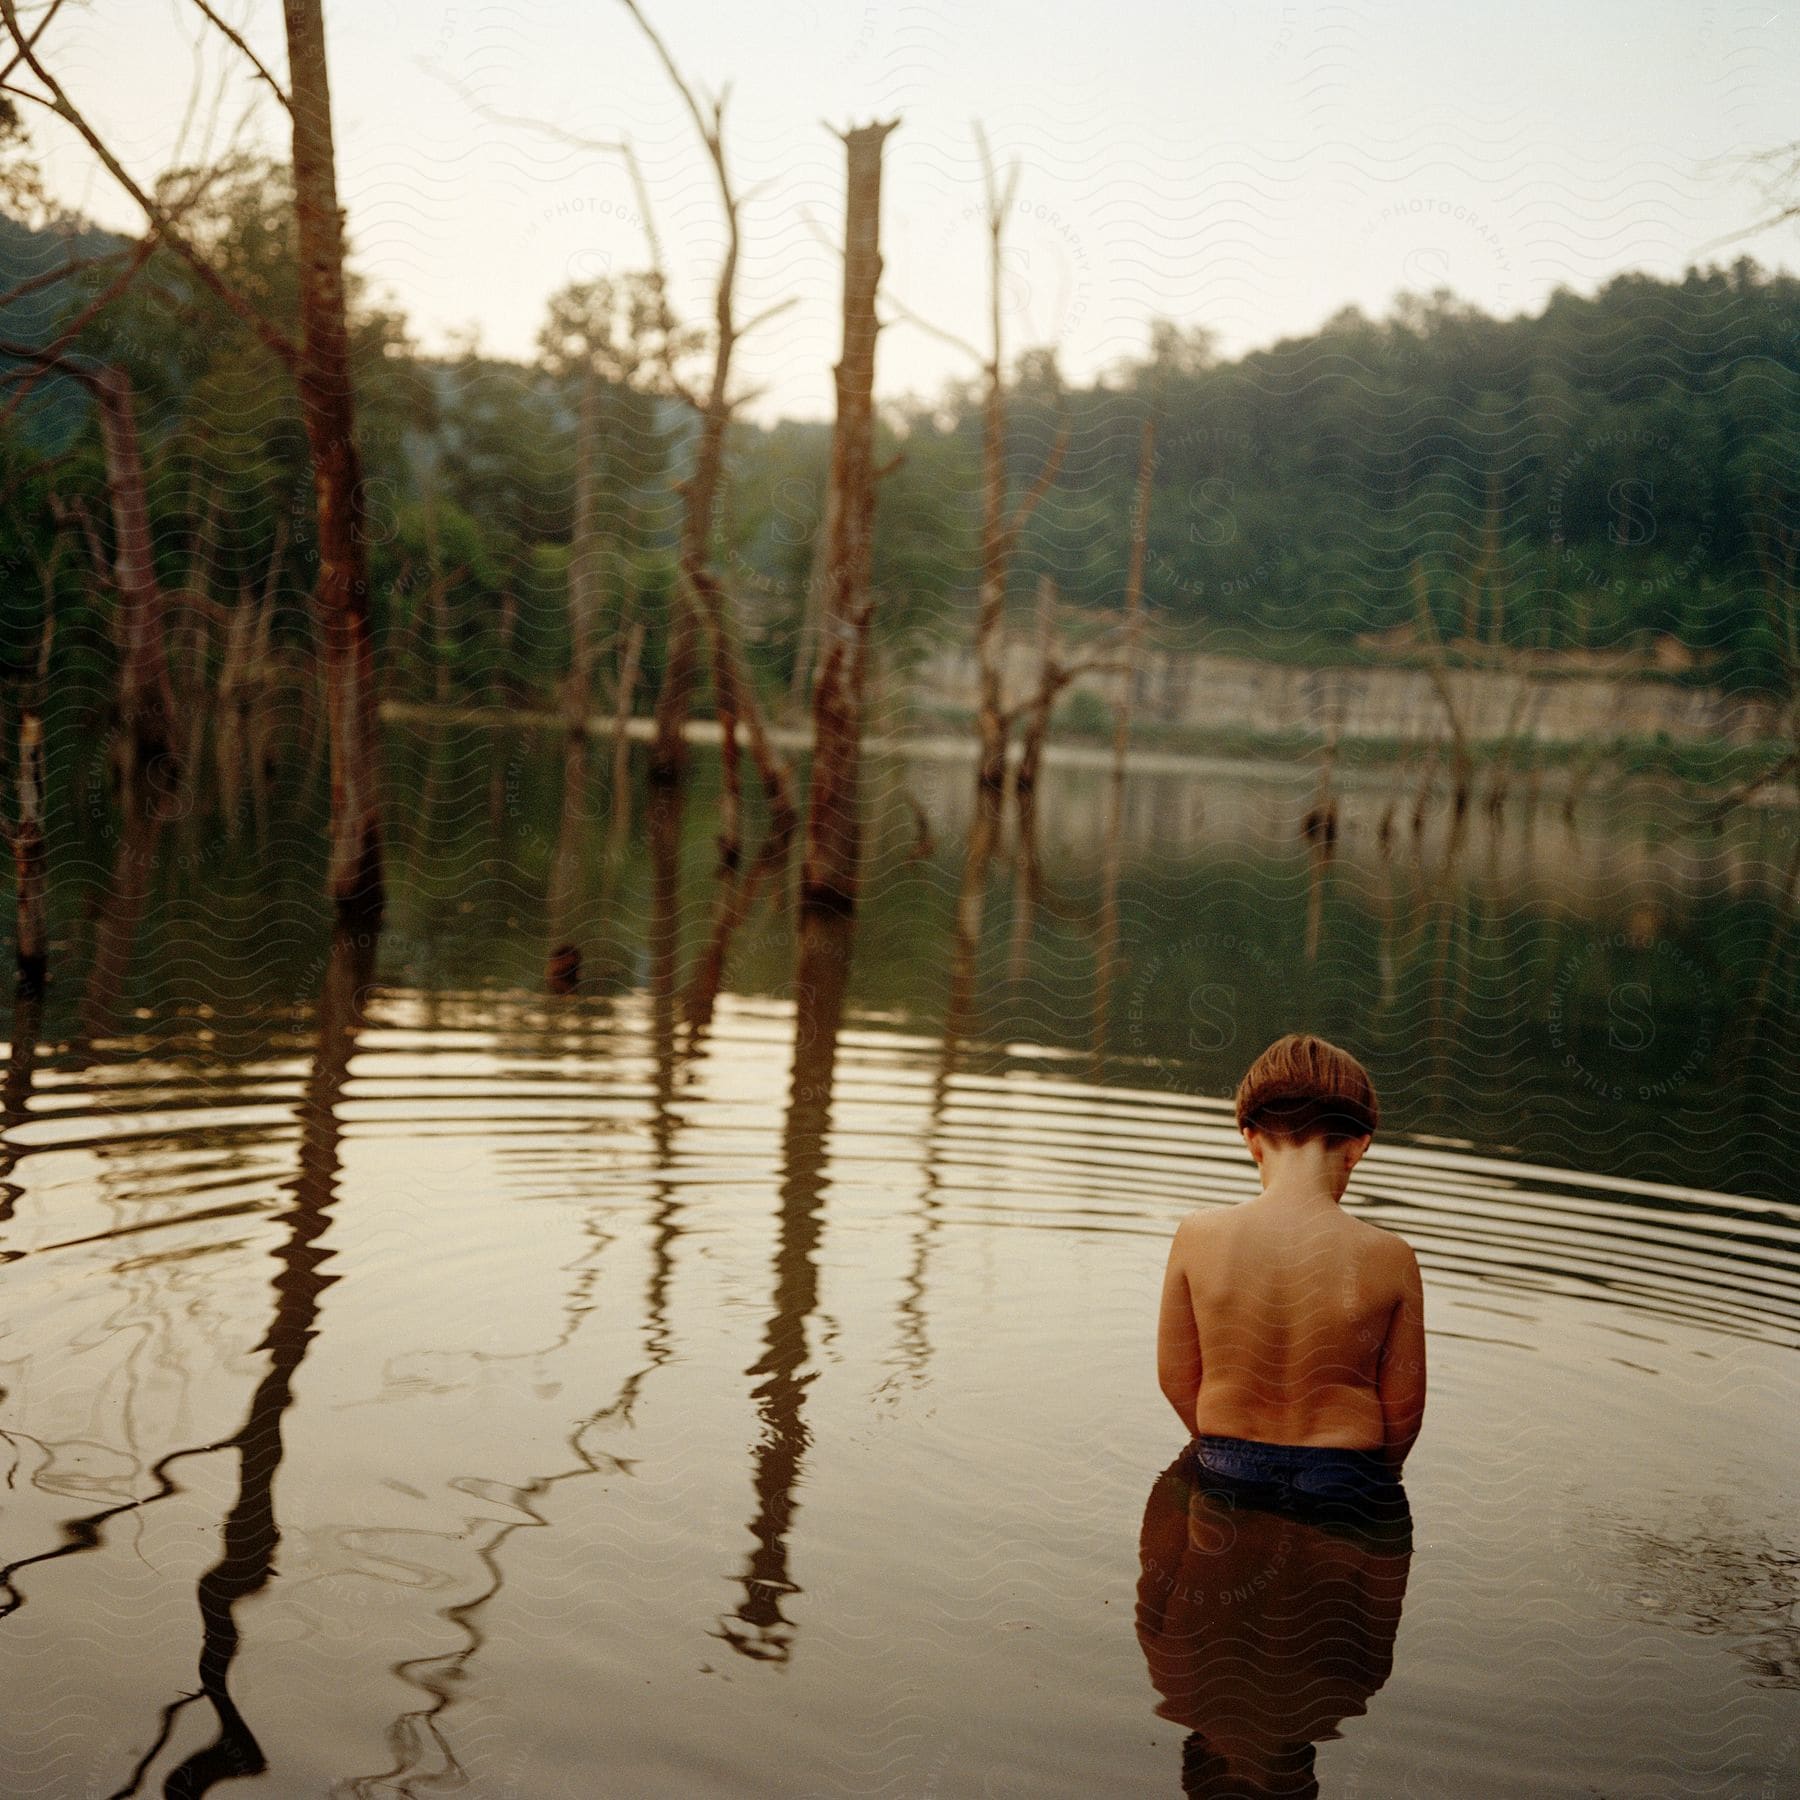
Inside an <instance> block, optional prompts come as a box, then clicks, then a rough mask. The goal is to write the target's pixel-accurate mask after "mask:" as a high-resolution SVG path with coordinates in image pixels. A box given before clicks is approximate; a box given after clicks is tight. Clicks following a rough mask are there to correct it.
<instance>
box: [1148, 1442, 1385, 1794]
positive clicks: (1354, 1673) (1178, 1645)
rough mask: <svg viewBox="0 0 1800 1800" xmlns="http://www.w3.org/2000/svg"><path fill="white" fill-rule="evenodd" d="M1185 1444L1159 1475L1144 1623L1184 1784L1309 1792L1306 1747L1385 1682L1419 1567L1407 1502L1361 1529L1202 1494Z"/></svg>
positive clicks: (1323, 1513)
mask: <svg viewBox="0 0 1800 1800" xmlns="http://www.w3.org/2000/svg"><path fill="white" fill-rule="evenodd" d="M1213 1485H1214V1484H1213V1483H1212V1481H1211V1478H1210V1477H1209V1476H1207V1474H1206V1472H1205V1470H1204V1469H1203V1468H1202V1467H1201V1466H1200V1464H1199V1462H1198V1459H1197V1457H1196V1455H1195V1452H1194V1449H1193V1447H1192V1446H1190V1447H1189V1448H1188V1449H1185V1450H1183V1451H1182V1453H1181V1455H1180V1456H1179V1457H1177V1458H1176V1460H1175V1461H1174V1462H1173V1463H1172V1464H1171V1465H1170V1466H1169V1467H1168V1468H1167V1469H1165V1470H1164V1471H1163V1472H1162V1474H1161V1475H1159V1476H1158V1477H1157V1479H1156V1485H1155V1487H1153V1488H1152V1489H1151V1491H1150V1500H1149V1504H1148V1505H1147V1506H1146V1507H1145V1509H1144V1526H1143V1532H1142V1534H1141V1537H1140V1541H1139V1559H1140V1564H1141V1572H1140V1575H1139V1580H1138V1604H1137V1629H1138V1642H1139V1643H1140V1644H1141V1645H1142V1646H1143V1650H1144V1659H1145V1661H1146V1662H1147V1663H1148V1665H1149V1669H1150V1680H1151V1682H1152V1683H1153V1684H1154V1686H1155V1688H1156V1690H1157V1692H1158V1693H1159V1694H1161V1695H1162V1697H1163V1698H1162V1704H1161V1705H1160V1706H1159V1707H1158V1708H1157V1709H1156V1710H1157V1713H1158V1715H1159V1716H1160V1717H1162V1718H1165V1719H1169V1720H1172V1721H1173V1722H1174V1723H1176V1724H1178V1725H1185V1726H1187V1727H1188V1728H1189V1730H1190V1731H1191V1732H1192V1734H1193V1735H1192V1736H1191V1737H1189V1739H1188V1740H1187V1743H1186V1745H1185V1746H1184V1748H1183V1751H1182V1789H1183V1792H1184V1793H1187V1794H1189V1795H1196V1796H1207V1797H1208V1800H1227V1797H1228V1796H1229V1797H1230V1800H1261V1797H1263V1796H1268V1797H1270V1800H1273V1797H1274V1796H1280V1797H1281V1800H1309V1797H1310V1796H1313V1795H1316V1794H1317V1793H1318V1791H1319V1784H1318V1780H1317V1777H1316V1776H1315V1774H1314V1772H1313V1755H1314V1747H1315V1746H1316V1745H1317V1744H1319V1743H1320V1742H1322V1741H1324V1740H1325V1739H1327V1738H1334V1737H1336V1736H1338V1735H1339V1734H1338V1730H1337V1727H1338V1725H1339V1724H1340V1723H1341V1722H1342V1721H1343V1720H1345V1719H1349V1718H1355V1717H1357V1716H1358V1715H1359V1714H1361V1713H1362V1712H1363V1711H1364V1710H1365V1709H1366V1707H1367V1705H1368V1700H1369V1697H1370V1695H1372V1694H1373V1693H1374V1692H1375V1691H1376V1689H1378V1688H1379V1687H1380V1686H1381V1684H1382V1683H1383V1682H1384V1681H1386V1680H1387V1677H1388V1671H1389V1670H1390V1669H1391V1668H1392V1667H1393V1660H1394V1634H1395V1632H1396V1631H1397V1630H1398V1629H1399V1626H1400V1607H1401V1603H1402V1601H1403V1600H1404V1598H1405V1595H1406V1576H1407V1569H1408V1566H1409V1564H1410V1562H1411V1560H1412V1537H1411V1523H1410V1520H1409V1519H1408V1517H1407V1515H1406V1512H1405V1502H1404V1499H1403V1498H1402V1499H1400V1500H1399V1503H1398V1506H1397V1508H1390V1509H1389V1510H1388V1515H1387V1517H1386V1519H1385V1520H1384V1522H1383V1523H1382V1524H1381V1525H1380V1526H1379V1527H1376V1528H1367V1527H1363V1526H1358V1525H1351V1524H1346V1523H1342V1522H1336V1523H1327V1522H1324V1521H1325V1520H1326V1518H1327V1515H1328V1513H1329V1511H1330V1509H1329V1508H1324V1509H1320V1510H1317V1511H1315V1512H1314V1513H1313V1515H1312V1516H1311V1517H1310V1518H1309V1517H1303V1516H1300V1515H1299V1513H1297V1512H1296V1511H1294V1510H1284V1509H1281V1508H1267V1507H1263V1506H1257V1505H1249V1504H1246V1503H1245V1501H1244V1499H1243V1497H1242V1496H1241V1495H1238V1494H1235V1493H1225V1492H1219V1491H1209V1490H1210V1489H1212V1487H1213Z"/></svg>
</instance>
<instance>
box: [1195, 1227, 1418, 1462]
mask: <svg viewBox="0 0 1800 1800" xmlns="http://www.w3.org/2000/svg"><path fill="white" fill-rule="evenodd" d="M1167 1279H1168V1281H1169V1282H1170V1283H1171V1284H1173V1285H1174V1287H1175V1290H1176V1291H1175V1292H1174V1293H1172V1294H1170V1295H1169V1296H1167V1304H1168V1306H1169V1307H1170V1308H1171V1309H1172V1310H1182V1309H1184V1310H1185V1312H1186V1315H1187V1322H1188V1324H1189V1327H1190V1329H1191V1332H1192V1345H1193V1352H1194V1355H1195V1357H1196V1360H1197V1362H1198V1365H1199V1366H1198V1377H1199V1379H1198V1385H1197V1392H1196V1398H1195V1406H1194V1418H1193V1429H1194V1431H1195V1432H1196V1433H1197V1434H1199V1435H1202V1436H1211V1437H1235V1438H1250V1439H1254V1440H1256V1441H1259V1442H1262V1443H1271V1444H1316V1445H1331V1446H1333V1447H1336V1448H1339V1449H1347V1450H1360V1449H1380V1448H1383V1447H1386V1446H1389V1445H1395V1447H1398V1446H1397V1440H1398V1439H1399V1438H1400V1437H1403V1436H1405V1434H1406V1429H1407V1426H1408V1424H1409V1423H1412V1422H1411V1421H1410V1420H1409V1418H1408V1414H1409V1413H1410V1412H1411V1411H1412V1410H1414V1409H1415V1407H1422V1405H1423V1397H1424V1396H1423V1386H1424V1382H1423V1375H1424V1330H1423V1316H1422V1311H1421V1304H1420V1302H1421V1296H1420V1287H1419V1269H1418V1263H1417V1261H1416V1259H1415V1258H1414V1256H1413V1253H1412V1250H1411V1248H1410V1246H1409V1245H1407V1243H1406V1242H1405V1241H1404V1240H1403V1239H1401V1238H1398V1237H1396V1236H1395V1235H1394V1234H1393V1233H1392V1232H1388V1231H1383V1230H1382V1229H1381V1228H1380V1227H1379V1226H1375V1225H1369V1224H1365V1223H1364V1222H1363V1221H1362V1220H1360V1219H1353V1218H1351V1217H1350V1216H1349V1215H1348V1214H1346V1213H1344V1212H1342V1211H1341V1210H1340V1209H1339V1207H1338V1205H1337V1203H1336V1202H1335V1201H1330V1202H1326V1201H1319V1200H1313V1199H1303V1200H1294V1199H1285V1200H1284V1199H1282V1198H1277V1197H1272V1196H1270V1195H1267V1194H1265V1195H1263V1196H1261V1197H1259V1198H1257V1199H1255V1200H1250V1201H1246V1202H1244V1203H1243V1204H1241V1205H1238V1206H1233V1207H1230V1208H1226V1209H1222V1210H1220V1211H1217V1212H1204V1213H1193V1214H1191V1215H1190V1216H1189V1217H1188V1218H1186V1219H1185V1220H1183V1221H1182V1224H1181V1226H1180V1228H1179V1229H1178V1230H1177V1232H1176V1234H1175V1242H1174V1245H1173V1246H1172V1249H1171V1253H1170V1259H1169V1272H1168V1277H1167ZM1176 1323H1177V1324H1179V1321H1176ZM1415 1389H1416V1390H1417V1397H1416V1401H1415V1399H1414V1397H1413V1395H1414V1390H1415ZM1390 1427H1391V1428H1392V1429H1390ZM1413 1429H1414V1430H1415V1431H1416V1423H1414V1424H1413ZM1407 1447H1408V1448H1410V1438H1408V1439H1407ZM1403 1453H1404V1452H1402V1454H1403Z"/></svg>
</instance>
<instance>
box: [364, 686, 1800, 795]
mask: <svg viewBox="0 0 1800 1800" xmlns="http://www.w3.org/2000/svg"><path fill="white" fill-rule="evenodd" d="M381 716H382V719H383V721H384V722H392V723H394V724H402V725H422V724H431V723H438V724H445V725H466V726H473V727H477V728H480V729H485V730H504V729H513V730H521V729H522V730H532V731H560V730H562V729H563V726H564V719H563V715H562V714H561V713H560V712H557V711H553V710H550V709H547V708H541V707H497V706H438V705H432V704H429V703H426V702H423V701H411V700H384V701H383V702H382V703H381ZM613 727H614V720H613V719H612V717H611V715H609V714H600V713H595V714H590V715H589V717H588V720H587V730H588V734H589V736H590V737H592V738H594V739H595V740H596V741H597V742H609V741H610V740H611V738H612V735H613ZM625 729H626V735H627V736H628V737H629V738H630V740H631V741H632V742H633V743H648V742H649V741H650V739H651V738H652V737H653V736H654V734H655V729H656V722H655V720H654V719H650V718H645V717H641V716H638V715H633V716H632V717H631V718H630V719H628V720H627V721H626V727H625ZM684 735H685V737H686V739H687V741H688V742H689V743H691V744H708V745H717V744H719V743H720V742H722V741H723V736H724V734H723V732H722V731H721V730H720V728H719V723H718V721H717V720H716V719H705V718H694V719H689V720H688V721H687V725H686V728H685V732H684ZM768 735H769V739H770V741H771V742H772V743H774V744H775V745H776V746H778V747H779V748H780V749H783V750H789V751H805V750H808V749H810V748H811V745H812V732H811V730H810V728H807V727H800V726H794V725H775V724H771V725H770V726H769V728H768ZM1134 737H1135V741H1134V742H1133V744H1132V746H1131V748H1130V749H1129V751H1128V752H1127V753H1126V767H1127V769H1128V770H1129V771H1130V772H1132V773H1134V774H1143V775H1226V774H1234V773H1235V774H1242V773H1245V772H1246V771H1247V770H1248V771H1254V772H1255V773H1257V774H1258V775H1262V776H1266V777H1271V778H1275V779H1288V780H1295V781H1308V782H1310V781H1313V780H1316V779H1317V776H1318V765H1319V758H1320V754H1321V752H1322V750H1323V748H1324V740H1323V739H1322V738H1320V737H1317V736H1314V735H1311V734H1306V733H1299V732H1296V733H1292V734H1289V735H1286V736H1262V735H1258V734H1255V733H1251V732H1241V731H1235V730H1234V731H1228V732H1218V733H1210V734H1202V733H1198V732H1193V731H1179V732H1178V731H1176V730H1172V729H1171V728H1169V727H1166V726H1165V727H1149V728H1146V729H1143V730H1141V731H1139V732H1137V733H1135V734H1134ZM1176 737H1179V739H1180V740H1181V741H1179V742H1171V741H1170V740H1171V738H1176ZM1146 740H1147V741H1146ZM1508 749H1509V747H1508V746H1506V745H1495V744H1484V745H1477V746H1476V747H1475V750H1474V767H1475V774H1476V777H1477V780H1478V782H1479V781H1480V780H1481V779H1482V778H1483V777H1484V776H1485V775H1487V774H1488V773H1490V772H1491V771H1493V770H1494V769H1495V767H1496V766H1497V765H1499V764H1501V761H1502V757H1503V754H1505V753H1506V752H1507V751H1508ZM1784 750H1785V747H1784V746H1783V745H1782V744H1781V743H1780V742H1779V741H1772V742H1770V743H1767V744H1760V745H1744V744H1725V743H1720V742H1707V743H1701V744H1693V743H1672V742H1659V741H1656V740H1644V739H1620V740H1618V741H1616V742H1614V743H1611V744H1535V745H1518V746H1512V747H1510V751H1511V753H1510V755H1505V762H1504V767H1505V770H1506V775H1507V783H1508V786H1509V787H1510V788H1513V789H1515V790H1516V789H1518V788H1520V787H1522V786H1523V785H1525V784H1527V783H1529V782H1530V781H1531V780H1532V779H1533V778H1534V777H1535V778H1536V780H1537V783H1538V786H1539V791H1540V793H1541V794H1544V795H1548V796H1552V797H1560V796H1561V795H1562V794H1563V793H1564V792H1565V791H1566V789H1567V788H1568V786H1569V785H1570V782H1571V781H1572V780H1573V779H1574V777H1575V775H1576V772H1577V770H1578V769H1580V768H1582V767H1584V766H1585V768H1586V772H1587V773H1588V774H1590V775H1591V774H1594V773H1597V772H1599V771H1601V770H1604V771H1606V772H1608V773H1609V774H1611V775H1613V776H1614V777H1618V778H1623V779H1624V780H1625V781H1627V782H1629V783H1630V784H1631V785H1632V786H1634V787H1641V788H1644V789H1655V788H1662V789H1665V790H1667V789H1670V788H1673V789H1676V790H1678V791H1680V792H1682V793H1684V794H1687V795H1690V796H1692V797H1695V798H1698V799H1706V798H1709V797H1711V796H1712V795H1714V794H1716V793H1721V792H1725V791H1729V790H1732V789H1735V788H1737V787H1740V786H1742V785H1743V784H1744V783H1745V782H1747V781H1749V780H1751V779H1752V778H1753V777H1754V776H1755V775H1757V774H1758V773H1759V772H1760V771H1761V770H1762V769H1764V768H1767V767H1770V766H1772V765H1774V764H1776V763H1778V762H1779V761H1780V760H1781V757H1782V755H1783V754H1784ZM863 751H864V753H865V754H866V755H870V756H897V757H907V758H912V759H915V760H928V761H932V762H964V761H966V762H968V763H970V764H973V763H974V761H975V758H976V754H977V746H976V742H975V735H974V730H973V721H972V720H966V721H960V722H959V721H958V720H957V719H956V718H954V717H951V716H940V718H939V719H938V720H937V721H936V722H934V723H932V724H929V725H925V726H923V727H922V728H918V729H915V730H912V731H908V732H901V733H895V734H882V733H873V734H871V735H869V736H868V737H865V738H864V739H863ZM1526 751H1529V752H1530V753H1531V754H1530V760H1529V761H1527V760H1525V758H1524V756H1523V755H1522V752H1526ZM1430 755H1431V747H1430V745H1429V744H1427V745H1423V746H1421V745H1419V744H1408V743H1403V742H1396V741H1392V740H1385V739H1376V738H1359V739H1346V740H1344V741H1343V742H1341V743H1340V744H1339V745H1338V751H1337V762H1338V778H1339V780H1340V782H1341V781H1343V780H1344V778H1345V777H1350V778H1355V777H1357V776H1362V775H1375V774H1377V773H1395V772H1399V771H1401V770H1404V771H1405V772H1406V773H1407V774H1408V775H1409V776H1417V777H1422V776H1423V774H1424V766H1425V762H1426V760H1427V759H1428V758H1429V757H1430ZM1044 756H1045V761H1046V762H1047V763H1048V764H1050V765H1052V766H1055V767H1059V768H1065V769H1086V770H1110V769H1111V768H1112V766H1113V749H1112V744H1111V742H1110V740H1098V739H1095V738H1092V737H1083V736H1076V735H1072V734H1070V733H1069V732H1068V731H1066V730H1064V731H1062V732H1061V733H1057V732H1053V733H1052V735H1051V737H1050V739H1049V741H1048V743H1046V745H1045V748H1044ZM1448 775H1449V764H1448V760H1447V747H1444V748H1442V749H1440V753H1439V759H1438V767H1437V774H1436V778H1435V779H1436V782H1437V784H1438V785H1439V786H1442V785H1443V784H1444V783H1445V781H1446V780H1447V779H1448ZM1478 798H1479V796H1478ZM1797 798H1800V796H1797V795H1796V792H1795V788H1794V784H1793V782H1792V781H1791V779H1788V778H1785V777H1782V778H1777V779H1775V780H1772V781H1768V782H1765V783H1763V784H1762V786H1761V787H1759V788H1758V789H1757V790H1756V791H1755V792H1753V793H1751V794H1748V795H1746V796H1745V797H1744V800H1743V802H1742V804H1744V805H1746V806H1755V807H1780V808H1790V807H1793V806H1794V805H1795V804H1796V802H1797Z"/></svg>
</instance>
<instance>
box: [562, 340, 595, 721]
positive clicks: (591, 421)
mask: <svg viewBox="0 0 1800 1800" xmlns="http://www.w3.org/2000/svg"><path fill="white" fill-rule="evenodd" d="M599 430H600V382H599V379H598V377H597V376H596V375H595V374H594V371H593V370H592V369H591V368H588V369H585V370H583V372H582V377H581V406H580V413H579V417H578V419H577V423H576V428H575V521H574V525H575V528H574V532H573V539H574V541H573V543H572V544H571V546H570V551H569V677H568V682H567V684H566V686H565V687H564V689H563V717H564V720H565V722H566V723H567V725H568V728H569V730H570V731H572V732H582V731H585V730H586V729H587V716H588V707H589V706H590V705H591V704H592V702H593V695H594V628H595V624H596V621H597V620H598V619H599V617H600V527H599V520H598V513H599V495H598V493H597V487H598V483H597V481H596V479H595V470H594V447H595V439H596V437H597V436H598V435H599Z"/></svg>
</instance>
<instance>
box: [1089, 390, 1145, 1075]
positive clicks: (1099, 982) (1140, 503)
mask: <svg viewBox="0 0 1800 1800" xmlns="http://www.w3.org/2000/svg"><path fill="white" fill-rule="evenodd" d="M1155 476H1156V416H1155V414H1154V413H1153V414H1151V415H1150V417H1148V418H1147V419H1145V421H1144V430H1143V435H1142V436H1141V438H1140V439H1139V440H1138V475H1137V507H1136V509H1135V511H1134V512H1133V514H1132V520H1131V559H1130V561H1129V562H1128V563H1127V565H1126V570H1125V641H1124V645H1123V647H1122V649H1121V652H1120V666H1119V697H1118V699H1117V700H1115V701H1114V702H1113V762H1112V780H1111V782H1110V784H1109V786H1108V788H1107V798H1106V836H1105V846H1106V848H1105V855H1104V873H1103V879H1102V882H1101V890H1100V929H1099V940H1098V942H1097V943H1096V945H1095V947H1094V1030H1093V1051H1094V1057H1095V1061H1096V1063H1098V1062H1099V1061H1100V1060H1101V1059H1102V1058H1104V1056H1105V1054H1106V1040H1107V1035H1108V1033H1109V1031H1110V1030H1111V1024H1112V984H1113V975H1114V964H1115V962H1116V960H1117V957H1118V949H1119V863H1120V860H1121V856H1122V852H1123V846H1124V841H1125V768H1126V758H1127V756H1128V755H1129V754H1130V751H1131V710H1132V704H1133V702H1134V701H1135V700H1136V698H1137V673H1138V655H1139V646H1140V644H1141V642H1142V638H1143V631H1144V551H1145V546H1146V545H1147V544H1148V543H1149V540H1150V496H1151V490H1152V487H1153V485H1154V482H1155Z"/></svg>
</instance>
